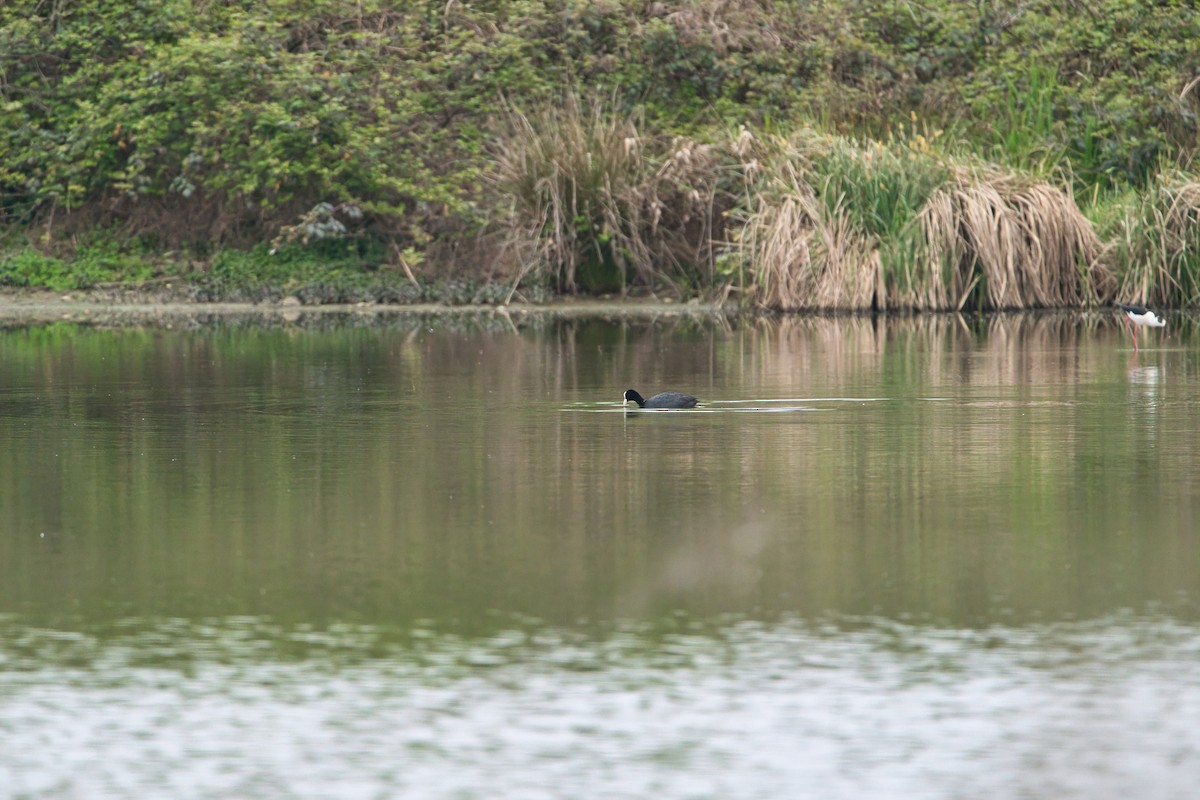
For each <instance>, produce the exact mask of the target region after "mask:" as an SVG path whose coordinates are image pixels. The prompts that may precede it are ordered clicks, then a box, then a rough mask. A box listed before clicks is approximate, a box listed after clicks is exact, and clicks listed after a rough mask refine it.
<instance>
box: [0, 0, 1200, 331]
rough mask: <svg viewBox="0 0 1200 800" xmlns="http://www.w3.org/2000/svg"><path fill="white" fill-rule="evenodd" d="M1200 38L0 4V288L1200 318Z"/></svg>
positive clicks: (342, 5) (696, 7) (975, 8)
mask: <svg viewBox="0 0 1200 800" xmlns="http://www.w3.org/2000/svg"><path fill="white" fill-rule="evenodd" d="M1198 71H1200V15H1197V13H1196V12H1194V11H1192V10H1191V9H1190V8H1188V7H1185V6H1183V5H1181V4H1174V3H1166V4H1151V3H1139V2H1129V0H1096V1H1095V2H1090V3H1061V2H1033V3H1021V4H1017V3H1005V2H1000V3H990V4H960V3H951V2H939V1H937V0H935V2H932V3H927V4H923V5H921V6H917V5H914V4H911V3H905V2H901V3H857V2H853V1H852V0H842V1H841V2H829V1H827V0H818V2H813V3H806V4H797V3H791V2H782V0H780V2H772V0H672V1H671V2H664V3H655V4H646V3H642V2H634V1H633V0H606V2H586V3H584V2H573V1H572V0H527V1H526V2H521V3H510V2H473V3H462V2H451V3H426V2H413V1H412V0H409V1H408V2H400V3H394V2H393V3H386V4H385V3H381V2H373V1H372V0H363V2H355V3H347V2H341V1H340V0H338V1H335V0H305V1H304V2H299V1H298V0H275V1H274V2H269V3H265V4H260V3H249V2H239V1H238V0H230V2H225V3H221V4H212V3H200V2H196V1H195V0H167V2H164V3H161V4H154V5H145V4H137V3H132V2H123V3H109V2H101V0H79V2H75V3H72V4H69V5H63V4H50V3H45V2H43V1H42V0H14V2H12V3H7V4H5V5H4V6H3V8H0V77H2V80H0V235H2V237H3V238H2V240H0V285H9V286H32V287H46V288H51V289H55V290H68V289H77V288H86V287H89V286H96V285H100V286H108V285H129V286H137V285H148V286H154V285H156V283H163V282H170V283H171V284H172V285H175V284H176V283H179V284H182V285H184V286H186V287H187V291H188V292H189V293H190V295H191V296H193V297H194V298H195V299H200V300H203V299H259V298H271V297H279V296H283V295H284V294H290V295H295V296H297V297H299V298H300V299H301V301H302V302H305V303H322V302H356V301H360V300H375V301H383V302H421V301H431V300H433V301H441V302H451V303H456V302H457V303H463V302H485V303H505V302H510V301H513V300H533V301H537V300H539V299H545V298H547V297H549V296H552V295H555V294H561V293H593V294H594V293H615V294H644V293H655V294H658V295H663V294H666V295H669V296H676V297H681V298H682V297H695V296H700V297H705V298H707V299H714V298H716V299H724V300H726V301H727V302H731V303H740V304H743V305H745V306H753V307H765V308H773V309H801V308H829V309H955V308H981V309H988V308H1029V307H1048V306H1073V305H1079V304H1088V303H1103V302H1108V301H1110V300H1112V299H1113V298H1116V297H1120V298H1123V299H1126V300H1145V301H1147V302H1153V303H1156V304H1164V305H1188V304H1195V303H1196V302H1198V301H1200V255H1197V252H1198V249H1197V247H1196V246H1195V245H1196V244H1200V242H1195V241H1193V240H1194V239H1196V237H1197V234H1196V233H1195V232H1194V231H1195V230H1196V229H1197V227H1196V224H1195V223H1196V222H1197V221H1198V220H1197V219H1196V218H1197V216H1200V208H1198V205H1200V188H1198V187H1200V182H1198V180H1197V178H1196V174H1195V170H1194V169H1193V168H1192V167H1191V164H1192V157H1193V155H1194V153H1195V151H1196V149H1197V142H1198V141H1200V138H1198V136H1197V133H1198V129H1197V125H1196V116H1195V111H1196V109H1197V103H1198V98H1197V96H1196V95H1197V89H1196V84H1195V82H1194V78H1195V76H1196V74H1197V72H1198Z"/></svg>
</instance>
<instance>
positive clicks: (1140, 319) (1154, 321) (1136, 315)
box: [1117, 303, 1167, 353]
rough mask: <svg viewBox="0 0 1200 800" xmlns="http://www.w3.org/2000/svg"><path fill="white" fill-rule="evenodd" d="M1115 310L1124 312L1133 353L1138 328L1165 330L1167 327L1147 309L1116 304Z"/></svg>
mask: <svg viewBox="0 0 1200 800" xmlns="http://www.w3.org/2000/svg"><path fill="white" fill-rule="evenodd" d="M1117 308H1119V309H1121V310H1122V311H1124V312H1125V327H1126V328H1128V329H1129V335H1130V336H1131V337H1132V338H1133V352H1135V353H1136V352H1137V349H1138V337H1137V329H1138V328H1165V327H1166V325H1167V321H1166V320H1164V319H1163V318H1162V317H1160V316H1159V315H1158V314H1155V313H1154V312H1153V311H1151V310H1150V309H1148V308H1144V307H1142V306H1127V305H1125V304H1124V303H1117Z"/></svg>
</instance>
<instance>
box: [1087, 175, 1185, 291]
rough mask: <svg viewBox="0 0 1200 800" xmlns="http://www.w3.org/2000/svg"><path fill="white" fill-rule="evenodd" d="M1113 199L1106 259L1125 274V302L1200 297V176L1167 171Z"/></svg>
mask: <svg viewBox="0 0 1200 800" xmlns="http://www.w3.org/2000/svg"><path fill="white" fill-rule="evenodd" d="M1114 205H1116V206H1117V209H1118V210H1117V211H1116V212H1115V213H1112V210H1111V209H1107V210H1108V211H1109V218H1110V219H1111V220H1112V222H1110V223H1109V224H1108V225H1107V226H1106V231H1105V233H1106V241H1107V242H1108V246H1107V248H1106V250H1105V253H1104V259H1105V261H1106V262H1107V263H1108V264H1109V265H1110V266H1111V267H1112V268H1113V269H1114V270H1115V271H1116V272H1117V273H1118V274H1119V275H1121V284H1120V296H1121V297H1122V298H1123V299H1124V300H1125V302H1131V303H1134V302H1144V303H1150V304H1155V305H1165V306H1178V305H1193V304H1196V303H1197V302H1200V182H1198V181H1196V180H1195V179H1194V178H1191V177H1189V176H1186V175H1183V174H1178V173H1174V174H1167V175H1165V176H1164V177H1163V178H1161V179H1160V180H1158V181H1156V182H1155V183H1154V184H1152V185H1150V186H1149V187H1147V189H1146V191H1145V192H1144V193H1141V194H1139V195H1136V196H1134V195H1127V196H1126V197H1125V198H1123V199H1122V200H1120V201H1117V203H1115V204H1114Z"/></svg>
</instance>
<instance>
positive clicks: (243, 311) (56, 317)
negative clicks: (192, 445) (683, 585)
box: [0, 290, 739, 325]
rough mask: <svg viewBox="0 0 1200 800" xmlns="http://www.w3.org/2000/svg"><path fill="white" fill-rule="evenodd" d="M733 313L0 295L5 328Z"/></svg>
mask: <svg viewBox="0 0 1200 800" xmlns="http://www.w3.org/2000/svg"><path fill="white" fill-rule="evenodd" d="M736 313H739V312H738V311H737V310H736V309H731V308H728V307H722V306H720V305H717V304H713V303H699V302H694V301H693V302H688V303H676V302H670V301H663V300H653V299H648V300H640V299H629V298H613V299H587V300H578V299H566V300H563V301H561V302H552V303H545V304H537V305H534V304H512V305H509V306H494V305H442V304H438V303H419V304H384V303H346V304H324V305H303V304H301V303H300V302H299V301H298V300H296V299H295V298H291V297H288V298H284V299H282V300H280V301H278V302H259V303H250V302H200V301H189V300H186V299H180V298H178V297H169V298H163V297H154V296H139V295H133V294H127V293H122V294H119V295H116V294H112V293H108V292H67V293H56V292H45V291H12V290H8V291H3V292H0V323H5V324H8V325H14V324H16V325H20V324H44V323H48V322H63V321H66V322H72V321H73V322H79V323H99V324H106V323H107V324H120V323H124V324H155V323H158V324H169V323H171V322H172V321H184V320H189V319H212V318H220V317H227V318H259V319H263V320H265V321H275V322H294V321H298V320H300V319H302V318H315V317H316V318H319V317H329V318H333V317H338V316H347V315H357V316H363V317H370V316H379V317H383V316H402V315H413V316H434V317H438V316H444V317H461V316H481V315H482V316H495V317H500V318H504V317H508V318H513V319H519V318H524V317H538V316H554V317H631V318H657V317H686V316H712V315H717V316H723V315H728V314H736Z"/></svg>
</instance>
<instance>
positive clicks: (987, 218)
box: [920, 170, 1112, 309]
mask: <svg viewBox="0 0 1200 800" xmlns="http://www.w3.org/2000/svg"><path fill="white" fill-rule="evenodd" d="M920 225H921V228H922V230H923V231H924V235H925V240H926V243H927V246H928V248H929V254H930V256H931V258H932V260H933V271H934V272H935V273H938V274H939V275H940V277H941V280H942V285H941V287H939V288H941V289H942V290H943V292H944V294H943V296H942V303H941V304H940V307H942V308H952V309H961V308H962V307H963V306H964V305H965V304H966V303H967V302H968V300H970V299H971V298H972V297H974V298H975V301H976V302H975V303H974V304H975V305H976V306H978V307H979V308H985V309H1005V308H1058V307H1063V306H1075V305H1080V304H1085V303H1094V302H1096V301H1097V300H1098V299H1099V298H1100V297H1102V296H1104V295H1106V294H1108V293H1109V292H1110V291H1111V284H1112V277H1111V274H1110V273H1109V272H1108V271H1107V269H1105V268H1104V267H1103V266H1102V265H1101V264H1100V262H1099V260H1098V256H1099V253H1100V241H1099V239H1098V238H1097V236H1096V234H1095V232H1094V231H1093V230H1092V227H1091V224H1090V223H1089V222H1088V221H1087V219H1086V218H1085V217H1084V216H1083V214H1082V213H1080V211H1079V209H1078V208H1077V207H1076V206H1075V203H1074V202H1073V201H1072V200H1071V198H1070V196H1069V195H1067V194H1066V193H1064V192H1062V191H1061V190H1059V189H1057V188H1055V187H1053V186H1050V185H1049V184H1046V183H1039V182H1032V181H1026V180H1022V179H1020V178H1017V177H1014V176H1012V175H1005V174H1000V173H990V174H985V175H975V174H972V173H970V172H968V171H966V170H959V171H958V172H957V174H956V175H955V177H954V179H953V180H952V181H951V182H950V183H948V184H947V185H946V186H945V187H943V188H942V189H941V190H939V191H938V192H937V193H936V194H935V195H934V196H933V197H932V198H930V201H929V203H928V204H927V205H926V207H925V208H924V210H923V211H922V213H921V217H920Z"/></svg>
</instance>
